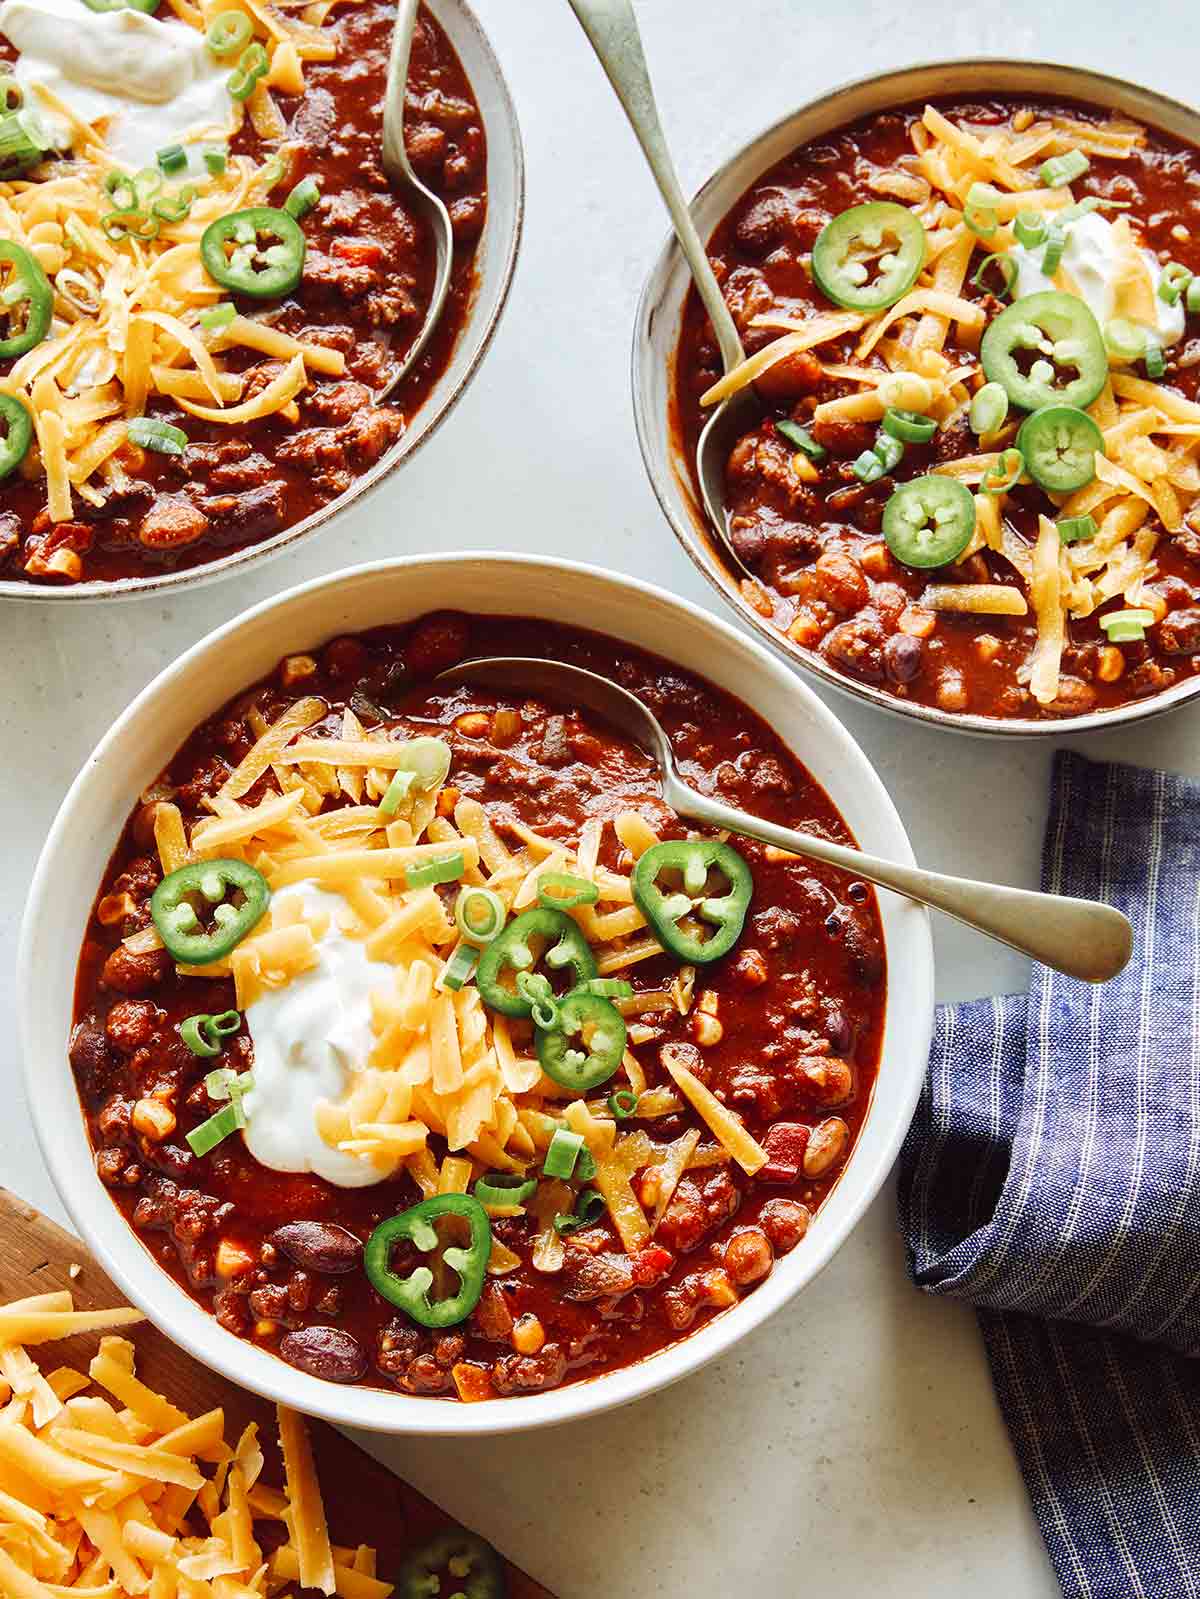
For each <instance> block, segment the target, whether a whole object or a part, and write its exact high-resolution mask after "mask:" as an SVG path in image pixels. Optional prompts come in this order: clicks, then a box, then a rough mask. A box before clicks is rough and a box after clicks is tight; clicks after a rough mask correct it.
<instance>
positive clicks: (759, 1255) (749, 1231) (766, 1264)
mask: <svg viewBox="0 0 1200 1599" xmlns="http://www.w3.org/2000/svg"><path fill="white" fill-rule="evenodd" d="M774 1264H775V1255H774V1252H773V1251H772V1249H771V1243H770V1240H769V1239H768V1237H767V1235H766V1233H764V1232H763V1230H762V1228H761V1227H744V1228H741V1229H739V1231H737V1232H736V1233H734V1235H733V1237H732V1238H731V1239H730V1240H729V1242H728V1243H727V1244H726V1245H725V1270H726V1271H727V1272H728V1273H729V1275H730V1276H731V1277H732V1278H733V1280H734V1282H735V1283H737V1284H738V1286H739V1287H741V1288H744V1287H745V1286H746V1284H747V1283H756V1282H758V1280H759V1278H760V1277H765V1276H766V1275H767V1273H768V1272H769V1271H770V1270H771V1267H772V1266H773V1265H774Z"/></svg>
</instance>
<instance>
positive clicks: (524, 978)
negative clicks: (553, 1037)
mask: <svg viewBox="0 0 1200 1599" xmlns="http://www.w3.org/2000/svg"><path fill="white" fill-rule="evenodd" d="M517 993H518V994H520V996H521V998H522V999H524V1000H527V1001H528V1003H529V1005H530V1007H531V1010H530V1015H531V1016H532V1017H533V1025H534V1026H535V1027H540V1028H541V1029H542V1031H543V1032H544V1033H549V1032H553V1030H554V1029H555V1028H556V1027H557V1026H558V1003H557V1001H556V1000H555V998H554V990H553V989H552V988H551V987H550V979H549V978H548V977H546V976H544V975H543V973H541V972H518V973H517Z"/></svg>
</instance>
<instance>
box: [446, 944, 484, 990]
mask: <svg viewBox="0 0 1200 1599" xmlns="http://www.w3.org/2000/svg"><path fill="white" fill-rule="evenodd" d="M478 959H479V951H478V950H477V949H476V947H475V945H474V944H460V945H459V946H458V948H457V949H456V950H455V951H454V954H453V955H451V957H450V959H449V960H448V961H447V962H446V970H445V971H444V972H443V973H442V984H443V986H444V987H446V988H451V989H453V990H454V992H455V993H457V992H458V990H459V989H460V988H462V987H463V985H464V984H465V983H467V982H469V981H470V978H471V973H472V972H473V971H474V970H475V964H476V962H477V961H478Z"/></svg>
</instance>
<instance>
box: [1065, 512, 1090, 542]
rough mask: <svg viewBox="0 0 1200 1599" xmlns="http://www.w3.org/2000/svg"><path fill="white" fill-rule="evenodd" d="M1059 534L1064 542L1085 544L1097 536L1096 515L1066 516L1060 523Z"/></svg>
mask: <svg viewBox="0 0 1200 1599" xmlns="http://www.w3.org/2000/svg"><path fill="white" fill-rule="evenodd" d="M1058 536H1059V538H1060V539H1061V541H1062V542H1063V543H1064V544H1085V543H1086V542H1087V541H1088V539H1094V538H1095V537H1096V519H1095V517H1094V516H1064V517H1063V519H1062V521H1061V522H1060V523H1059V524H1058Z"/></svg>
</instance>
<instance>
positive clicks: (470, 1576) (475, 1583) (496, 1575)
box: [396, 1530, 508, 1599]
mask: <svg viewBox="0 0 1200 1599" xmlns="http://www.w3.org/2000/svg"><path fill="white" fill-rule="evenodd" d="M447 1572H448V1573H449V1576H448V1577H447V1578H446V1580H445V1582H443V1580H442V1578H443V1575H444V1574H445V1573H447ZM507 1592H508V1582H507V1579H506V1577H505V1575H504V1563H503V1561H502V1560H501V1559H500V1556H499V1555H498V1554H497V1553H496V1551H495V1550H494V1549H493V1548H492V1546H491V1544H490V1543H484V1541H483V1539H482V1538H479V1537H476V1535H475V1534H474V1533H473V1532H465V1531H462V1530H455V1531H453V1532H442V1533H439V1534H438V1535H437V1537H436V1538H432V1539H430V1541H429V1542H428V1543H427V1544H423V1545H422V1546H421V1548H420V1549H418V1550H416V1551H415V1552H414V1553H413V1554H411V1555H409V1557H408V1559H407V1560H406V1561H405V1562H404V1564H403V1565H402V1566H401V1567H400V1572H399V1576H398V1578H397V1581H396V1599H431V1596H432V1595H434V1594H442V1593H445V1594H446V1595H448V1596H449V1599H504V1596H505V1594H506V1593H507Z"/></svg>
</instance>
